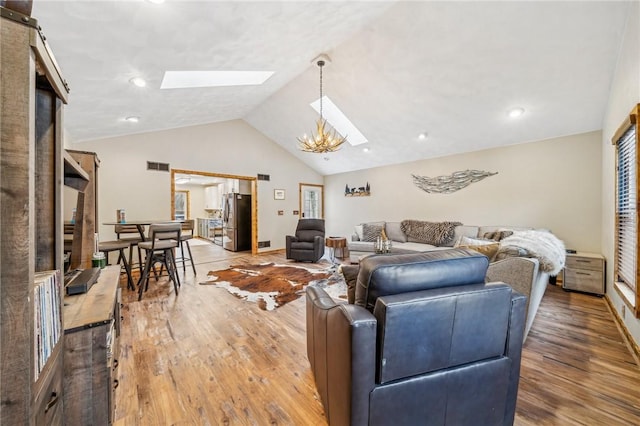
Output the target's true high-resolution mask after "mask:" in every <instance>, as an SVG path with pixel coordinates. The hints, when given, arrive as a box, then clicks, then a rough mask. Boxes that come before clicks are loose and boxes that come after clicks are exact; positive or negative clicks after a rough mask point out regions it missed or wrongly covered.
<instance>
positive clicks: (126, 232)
mask: <svg viewBox="0 0 640 426" xmlns="http://www.w3.org/2000/svg"><path fill="white" fill-rule="evenodd" d="M140 229H141V230H142V235H141V234H140ZM140 229H139V228H138V226H137V225H116V226H115V232H116V236H117V238H118V241H124V242H127V243H129V268H133V265H134V262H133V247H136V248H137V249H138V263H137V264H136V265H137V266H138V269H139V270H140V274H141V275H142V268H143V266H142V250H140V247H139V246H138V243H140V242H141V241H144V232H145V230H146V228H145V226H141V228H140ZM132 234H133V235H132Z"/></svg>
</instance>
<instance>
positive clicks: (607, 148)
mask: <svg viewBox="0 0 640 426" xmlns="http://www.w3.org/2000/svg"><path fill="white" fill-rule="evenodd" d="M639 52H640V4H639V3H638V2H632V3H631V5H630V7H629V14H628V21H627V26H626V28H625V35H624V41H623V44H622V48H621V49H620V56H619V58H618V64H617V66H616V72H615V76H614V78H613V81H612V82H611V91H610V95H609V105H608V106H607V111H606V114H605V118H604V123H603V131H602V146H601V150H602V249H601V250H602V253H603V254H604V256H605V257H606V258H607V262H608V263H607V296H608V297H609V299H610V300H611V301H612V303H613V305H614V306H615V308H616V310H617V311H618V313H619V314H621V312H622V307H623V306H624V302H623V301H622V299H621V298H620V296H619V295H618V293H617V292H616V290H615V289H614V288H613V261H614V244H613V240H614V225H615V219H614V213H615V164H616V160H615V147H614V146H613V145H612V144H611V138H612V137H613V135H614V133H615V132H616V130H617V129H618V127H619V126H620V125H621V124H622V123H623V121H624V120H625V117H627V116H628V114H629V112H631V110H632V109H633V107H634V106H635V105H636V104H638V103H640V53H639ZM620 316H622V315H620ZM624 323H625V326H626V327H627V330H629V332H630V333H631V335H632V336H633V338H634V340H635V341H636V343H637V344H640V320H638V319H637V318H634V317H633V315H632V314H629V313H627V314H626V315H625V316H624Z"/></svg>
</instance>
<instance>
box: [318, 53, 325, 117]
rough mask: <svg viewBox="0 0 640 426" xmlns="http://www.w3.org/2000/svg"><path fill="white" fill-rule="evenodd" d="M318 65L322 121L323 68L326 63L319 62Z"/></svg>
mask: <svg viewBox="0 0 640 426" xmlns="http://www.w3.org/2000/svg"><path fill="white" fill-rule="evenodd" d="M318 65H319V66H320V119H322V118H323V115H322V67H323V66H324V61H318Z"/></svg>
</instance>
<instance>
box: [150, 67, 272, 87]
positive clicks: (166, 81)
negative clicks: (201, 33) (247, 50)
mask: <svg viewBox="0 0 640 426" xmlns="http://www.w3.org/2000/svg"><path fill="white" fill-rule="evenodd" d="M272 75H273V71H165V73H164V77H163V78H162V83H161V84H160V88H161V89H187V88H193V87H222V86H251V85H258V84H262V83H264V82H265V81H267V79H268V78H269V77H271V76H272Z"/></svg>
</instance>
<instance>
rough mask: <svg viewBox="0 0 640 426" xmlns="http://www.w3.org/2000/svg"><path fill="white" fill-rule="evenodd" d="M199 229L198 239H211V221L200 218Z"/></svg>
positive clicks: (198, 221)
mask: <svg viewBox="0 0 640 426" xmlns="http://www.w3.org/2000/svg"><path fill="white" fill-rule="evenodd" d="M197 223H198V225H197V229H198V231H197V232H198V237H201V238H208V237H209V219H204V218H200V217H199V218H198V220H197Z"/></svg>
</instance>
